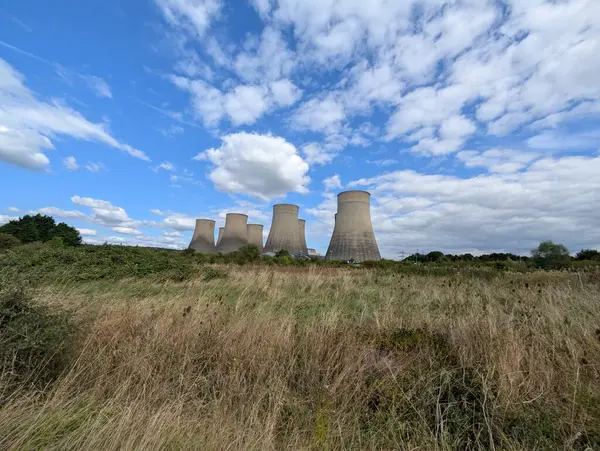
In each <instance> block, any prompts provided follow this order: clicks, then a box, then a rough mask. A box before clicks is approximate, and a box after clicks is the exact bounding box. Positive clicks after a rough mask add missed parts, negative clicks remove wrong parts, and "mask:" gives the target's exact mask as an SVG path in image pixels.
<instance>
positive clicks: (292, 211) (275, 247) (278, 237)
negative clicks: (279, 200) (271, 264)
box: [265, 204, 302, 255]
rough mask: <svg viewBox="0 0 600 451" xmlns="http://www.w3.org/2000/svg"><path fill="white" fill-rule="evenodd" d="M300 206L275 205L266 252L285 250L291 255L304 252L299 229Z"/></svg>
mask: <svg viewBox="0 0 600 451" xmlns="http://www.w3.org/2000/svg"><path fill="white" fill-rule="evenodd" d="M298 210H299V209H298V206H297V205H291V204H276V205H273V221H272V222H271V230H269V237H268V238H267V244H266V245H265V252H277V251H279V250H281V249H285V250H286V251H288V252H289V253H290V254H292V255H293V254H299V253H301V252H302V243H301V242H300V233H299V232H300V229H299V227H298Z"/></svg>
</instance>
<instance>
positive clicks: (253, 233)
mask: <svg viewBox="0 0 600 451" xmlns="http://www.w3.org/2000/svg"><path fill="white" fill-rule="evenodd" d="M246 230H247V232H248V244H254V245H255V246H256V247H257V248H258V250H259V251H260V252H261V254H262V251H263V226H262V224H248V227H247V229H246Z"/></svg>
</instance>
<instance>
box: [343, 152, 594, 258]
mask: <svg viewBox="0 0 600 451" xmlns="http://www.w3.org/2000/svg"><path fill="white" fill-rule="evenodd" d="M484 154H485V153H484ZM504 155H506V153H504ZM514 155H516V154H514ZM484 158H485V157H484ZM489 159H491V158H489ZM599 170H600V157H583V156H570V157H564V158H542V159H539V160H537V161H535V162H534V163H532V164H531V165H530V166H529V167H528V168H527V169H524V170H523V171H522V172H509V171H506V172H507V173H505V174H493V175H479V176H476V177H472V178H459V177H455V176H447V175H426V174H422V173H418V172H415V171H396V172H390V173H386V174H382V175H379V176H377V177H373V178H370V179H362V180H359V181H355V182H352V183H350V184H349V186H353V187H361V188H366V189H369V190H370V191H371V192H372V193H373V203H374V204H373V208H372V214H373V225H374V228H375V232H376V235H377V238H378V240H379V244H380V246H381V247H382V249H383V250H384V254H386V255H388V256H394V255H397V252H399V251H400V250H401V249H405V250H407V251H410V252H413V251H414V250H415V249H417V248H419V249H421V250H424V249H428V250H433V249H441V250H443V251H445V252H463V251H465V250H468V249H475V250H481V251H489V250H508V251H513V252H515V251H520V252H527V251H528V250H529V249H531V248H533V247H534V246H535V245H536V244H537V243H538V242H539V241H541V240H544V239H552V240H554V241H557V242H561V243H565V244H566V245H567V247H569V248H570V249H571V250H573V251H576V250H578V249H580V248H582V247H589V246H594V245H596V244H597V243H598V242H600V227H599V226H600V215H599V214H598V211H597V209H596V208H595V203H594V201H593V199H595V198H597V197H598V196H599V195H600V179H599V178H598V177H595V176H594V174H596V173H597V172H598V171H599Z"/></svg>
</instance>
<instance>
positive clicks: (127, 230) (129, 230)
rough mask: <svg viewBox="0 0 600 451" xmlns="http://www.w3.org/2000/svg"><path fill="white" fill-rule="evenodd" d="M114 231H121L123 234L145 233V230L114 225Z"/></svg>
mask: <svg viewBox="0 0 600 451" xmlns="http://www.w3.org/2000/svg"><path fill="white" fill-rule="evenodd" d="M112 230H113V232H117V233H120V234H122V235H143V232H141V231H139V230H137V229H134V228H133V227H113V228H112Z"/></svg>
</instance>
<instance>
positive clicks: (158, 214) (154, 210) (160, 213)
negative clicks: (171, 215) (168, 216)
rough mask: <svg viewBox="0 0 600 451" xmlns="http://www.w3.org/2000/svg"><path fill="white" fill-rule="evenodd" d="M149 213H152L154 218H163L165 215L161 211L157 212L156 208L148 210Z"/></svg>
mask: <svg viewBox="0 0 600 451" xmlns="http://www.w3.org/2000/svg"><path fill="white" fill-rule="evenodd" d="M150 213H152V214H153V215H156V216H164V215H165V213H164V212H163V211H162V210H159V209H157V208H153V209H152V210H150Z"/></svg>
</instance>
